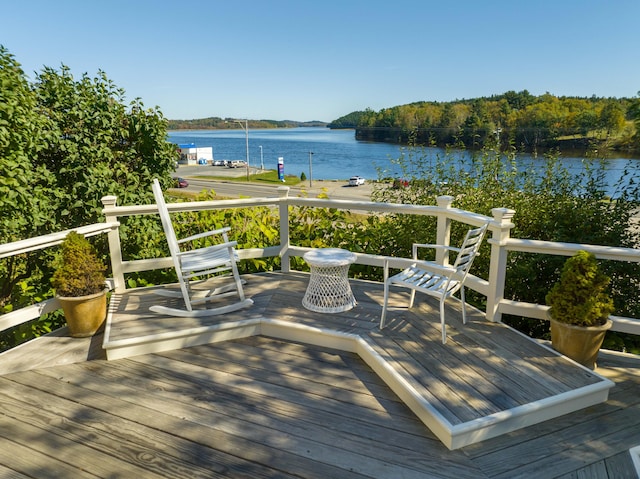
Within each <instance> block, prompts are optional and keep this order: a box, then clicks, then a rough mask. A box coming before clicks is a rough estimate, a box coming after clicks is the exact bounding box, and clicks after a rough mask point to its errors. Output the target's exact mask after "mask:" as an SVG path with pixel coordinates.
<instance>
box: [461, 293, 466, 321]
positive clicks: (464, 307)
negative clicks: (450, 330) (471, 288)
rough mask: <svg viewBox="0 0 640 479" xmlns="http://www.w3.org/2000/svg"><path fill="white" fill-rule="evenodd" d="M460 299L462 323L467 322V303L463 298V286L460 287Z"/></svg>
mask: <svg viewBox="0 0 640 479" xmlns="http://www.w3.org/2000/svg"><path fill="white" fill-rule="evenodd" d="M460 299H462V324H467V308H466V304H467V303H466V301H465V299H464V286H463V287H462V288H460Z"/></svg>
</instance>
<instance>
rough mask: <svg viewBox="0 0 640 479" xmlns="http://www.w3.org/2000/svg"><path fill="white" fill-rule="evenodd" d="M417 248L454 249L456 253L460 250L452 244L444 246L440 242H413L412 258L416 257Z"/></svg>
mask: <svg viewBox="0 0 640 479" xmlns="http://www.w3.org/2000/svg"><path fill="white" fill-rule="evenodd" d="M418 248H431V249H440V250H445V251H455V252H456V253H459V252H460V248H455V247H453V246H445V245H442V244H426V243H413V259H418Z"/></svg>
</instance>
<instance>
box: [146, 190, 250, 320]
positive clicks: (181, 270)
mask: <svg viewBox="0 0 640 479" xmlns="http://www.w3.org/2000/svg"><path fill="white" fill-rule="evenodd" d="M152 188H153V195H154V196H155V200H156V204H157V205H158V212H159V213H160V219H161V221H162V227H163V228H164V232H165V235H166V237H167V242H168V243H169V251H170V252H171V257H172V258H173V265H174V267H175V269H176V273H177V275H178V282H179V283H180V291H168V290H158V291H156V293H157V294H159V295H161V296H168V297H173V298H175V297H178V298H179V297H180V296H182V298H183V299H184V304H185V309H181V308H171V307H168V306H162V305H154V306H151V308H150V309H151V311H154V312H156V313H162V314H168V315H170V316H181V317H190V318H194V317H206V316H214V315H217V314H225V313H229V312H232V311H237V310H239V309H241V308H245V307H247V306H250V305H252V304H253V301H252V300H251V299H247V298H245V295H244V291H243V289H242V280H241V279H240V274H239V273H238V267H237V265H236V262H237V261H238V255H237V253H236V252H235V246H237V242H235V241H229V238H228V236H227V232H228V231H229V230H230V228H228V227H227V228H222V229H219V230H215V231H209V232H206V233H200V234H197V235H194V236H189V237H188V238H183V239H180V240H179V239H177V238H176V234H175V231H174V229H173V224H172V223H171V218H170V217H169V211H168V209H167V205H166V203H165V201H164V196H163V195H162V189H161V188H160V183H159V182H158V180H157V179H154V180H153V186H152ZM212 235H219V236H220V237H221V239H222V243H219V244H216V245H213V246H208V247H204V248H198V249H194V250H189V251H181V250H180V245H181V244H183V243H186V242H189V241H193V240H196V239H200V238H205V237H208V236H212ZM224 271H231V273H232V276H233V282H232V283H230V284H225V285H223V286H220V287H217V288H215V289H213V290H209V291H205V292H204V296H202V297H196V295H195V294H194V291H193V290H192V288H191V284H192V283H193V282H194V281H196V280H197V279H198V278H202V277H204V276H208V275H211V274H216V273H221V272H224ZM236 294H237V295H238V298H239V300H238V302H236V303H232V304H228V305H225V306H218V307H214V308H204V309H194V308H193V306H194V305H197V304H202V303H206V302H208V301H212V300H215V299H218V298H221V297H224V296H231V295H236Z"/></svg>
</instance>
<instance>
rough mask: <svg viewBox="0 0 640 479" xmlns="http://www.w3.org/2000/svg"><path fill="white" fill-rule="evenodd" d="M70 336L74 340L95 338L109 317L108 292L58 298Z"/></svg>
mask: <svg viewBox="0 0 640 479" xmlns="http://www.w3.org/2000/svg"><path fill="white" fill-rule="evenodd" d="M58 300H59V301H60V305H61V306H62V310H63V311H64V317H65V319H66V320H67V325H68V326H69V334H70V336H71V337H74V338H85V337H87V336H93V335H94V334H95V333H96V331H98V329H100V326H102V323H104V320H105V318H106V317H107V292H106V291H102V292H100V293H96V294H90V295H87V296H78V297H65V296H58Z"/></svg>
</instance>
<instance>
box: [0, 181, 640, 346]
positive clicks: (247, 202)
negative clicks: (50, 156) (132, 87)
mask: <svg viewBox="0 0 640 479" xmlns="http://www.w3.org/2000/svg"><path fill="white" fill-rule="evenodd" d="M116 200H117V199H116V197H114V196H105V197H104V198H103V199H102V202H103V205H104V210H103V212H104V215H105V223H100V224H94V225H88V226H85V227H82V228H78V229H76V231H78V232H79V233H81V234H84V235H86V236H90V235H95V234H101V233H107V235H108V241H109V249H110V259H111V266H112V272H113V287H114V289H115V291H116V292H122V291H124V290H125V289H126V282H125V275H126V274H128V273H133V272H141V271H148V270H154V269H161V268H168V267H171V265H172V262H171V258H168V257H167V258H154V259H145V260H134V261H128V260H124V259H123V257H122V250H121V247H120V233H119V226H120V223H119V219H120V218H122V217H127V216H136V215H153V214H157V213H158V210H157V207H156V206H155V205H136V206H117V205H116ZM452 205H453V198H452V197H450V196H441V197H438V199H437V206H420V205H401V204H391V203H373V202H368V201H349V200H330V199H321V198H298V197H290V196H289V188H288V187H280V188H278V196H277V197H271V198H249V199H236V200H221V201H197V202H183V203H171V204H168V205H167V207H168V209H169V211H170V212H186V211H206V210H219V209H228V208H253V207H257V206H266V207H275V208H277V210H278V212H279V220H280V243H279V244H274V245H270V246H267V247H265V248H252V249H241V250H239V251H238V253H239V255H240V258H241V259H247V258H264V257H276V256H280V257H281V258H282V271H283V272H288V271H290V268H291V263H290V259H291V258H292V257H297V256H302V255H304V253H305V252H307V251H308V250H309V248H305V247H301V246H297V245H292V244H291V243H290V235H289V228H290V224H289V207H290V206H307V207H315V208H337V209H345V210H361V211H368V212H374V213H402V214H412V215H426V216H432V217H435V218H436V220H437V237H436V241H437V243H438V244H442V245H449V244H450V233H451V223H452V222H453V221H456V222H461V223H465V224H468V225H470V226H480V225H482V224H484V223H486V222H489V231H490V232H491V237H490V238H489V239H488V242H489V244H490V245H491V258H490V266H489V274H488V278H480V277H477V276H470V277H469V278H468V280H467V283H466V284H467V286H468V287H469V288H471V289H473V290H475V291H477V292H478V293H480V294H482V295H484V296H486V298H487V305H486V317H487V319H488V320H489V321H500V319H501V317H502V315H503V314H513V315H517V316H524V317H529V318H538V319H545V318H546V311H547V309H548V307H547V306H545V305H540V304H532V303H523V302H517V301H510V300H507V299H505V298H504V289H505V281H506V265H507V259H508V255H509V252H512V251H519V252H527V253H534V254H545V255H561V256H570V255H573V254H574V253H575V252H576V251H578V250H580V249H584V250H587V251H590V252H592V253H594V254H595V255H596V257H598V258H600V259H607V260H614V261H632V262H640V250H637V249H629V248H614V247H608V246H597V245H581V244H570V243H558V242H550V241H537V240H529V239H515V238H511V237H510V231H511V229H512V228H513V226H514V224H513V223H512V222H511V220H512V218H513V215H514V214H515V211H513V210H510V209H507V208H494V209H493V210H492V215H493V216H492V217H488V216H484V215H480V214H476V213H472V212H469V211H464V210H460V209H457V208H454V207H453V206H452ZM66 233H67V231H64V232H59V233H53V234H51V235H46V236H42V237H38V238H32V239H29V240H24V241H18V242H15V243H9V244H5V245H0V258H3V257H7V256H12V255H15V254H20V253H24V252H27V251H33V250H37V249H43V248H47V247H50V246H53V245H56V244H59V243H60V242H61V241H62V239H63V238H64V237H65V236H66ZM356 255H357V259H356V263H359V264H364V265H370V266H378V267H382V266H383V264H384V261H385V260H389V264H390V266H391V267H397V268H400V267H404V266H405V265H406V264H408V263H410V262H411V260H410V259H408V258H396V257H385V256H380V255H372V254H363V253H357V254H356ZM436 261H438V262H440V263H445V262H446V261H448V258H446V257H445V256H444V253H442V252H440V253H439V256H437V257H436ZM58 307H59V306H58V304H57V301H56V300H55V299H51V300H48V301H45V302H43V303H39V304H37V305H33V306H29V307H27V308H23V309H21V310H18V311H14V312H11V313H8V314H5V315H3V316H1V317H0V331H3V330H5V329H7V328H9V327H12V326H15V325H17V324H20V323H22V322H26V321H29V320H32V319H36V318H38V317H39V316H40V315H41V314H44V313H46V312H49V311H52V310H55V309H57V308H58ZM611 319H612V320H613V322H614V326H613V328H612V329H613V330H615V331H621V332H626V333H631V334H638V335H640V320H638V319H635V318H623V317H618V316H612V318H611Z"/></svg>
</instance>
